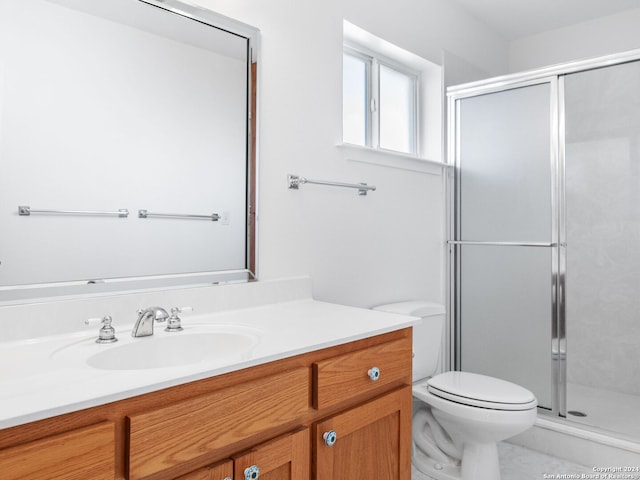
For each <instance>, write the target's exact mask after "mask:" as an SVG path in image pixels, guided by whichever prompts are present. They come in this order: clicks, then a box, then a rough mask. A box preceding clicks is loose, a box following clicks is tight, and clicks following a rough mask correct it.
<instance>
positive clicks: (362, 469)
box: [314, 387, 411, 480]
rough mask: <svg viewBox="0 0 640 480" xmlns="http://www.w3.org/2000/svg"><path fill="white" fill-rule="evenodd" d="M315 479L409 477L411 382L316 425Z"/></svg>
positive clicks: (395, 479)
mask: <svg viewBox="0 0 640 480" xmlns="http://www.w3.org/2000/svg"><path fill="white" fill-rule="evenodd" d="M314 443H315V448H314V464H315V465H316V474H315V480H334V479H342V478H345V479H347V478H354V479H355V478H375V479H376V480H410V479H411V387H404V388H402V389H399V390H396V391H394V392H392V393H388V394H386V395H384V396H383V397H380V398H378V399H376V400H373V401H371V402H367V403H365V404H364V405H360V406H358V407H355V408H352V409H349V410H347V411H345V412H343V413H340V414H338V415H335V416H333V417H331V418H329V419H327V420H324V421H322V422H319V423H317V424H316V425H315V427H314Z"/></svg>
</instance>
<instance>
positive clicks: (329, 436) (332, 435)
mask: <svg viewBox="0 0 640 480" xmlns="http://www.w3.org/2000/svg"><path fill="white" fill-rule="evenodd" d="M322 438H324V443H325V444H326V445H327V447H332V446H333V444H334V443H336V440H337V439H338V434H337V433H336V432H335V430H329V431H328V432H324V433H323V434H322Z"/></svg>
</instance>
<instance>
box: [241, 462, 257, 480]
mask: <svg viewBox="0 0 640 480" xmlns="http://www.w3.org/2000/svg"><path fill="white" fill-rule="evenodd" d="M259 476H260V469H259V468H258V466H257V465H251V466H250V467H249V468H246V469H245V470H244V478H245V480H257V479H258V477H259Z"/></svg>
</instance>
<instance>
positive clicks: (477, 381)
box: [427, 372, 538, 410]
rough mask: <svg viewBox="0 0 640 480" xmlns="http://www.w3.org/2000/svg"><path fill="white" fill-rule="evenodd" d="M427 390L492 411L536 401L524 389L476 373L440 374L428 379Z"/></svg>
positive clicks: (532, 404)
mask: <svg viewBox="0 0 640 480" xmlns="http://www.w3.org/2000/svg"><path fill="white" fill-rule="evenodd" d="M427 389H428V391H429V392H431V393H432V394H433V395H436V396H438V397H441V398H445V399H447V400H451V401H453V402H457V403H462V404H464V405H470V406H474V407H482V408H491V409H494V410H529V409H531V408H534V407H536V405H537V404H538V402H537V400H536V397H535V396H534V395H533V393H531V392H530V391H529V390H527V389H526V388H523V387H521V386H520V385H516V384H515V383H511V382H507V381H505V380H500V379H499V378H493V377H488V376H486V375H479V374H477V373H469V372H446V373H442V374H440V375H436V376H435V377H433V378H432V379H430V380H429V381H428V382H427Z"/></svg>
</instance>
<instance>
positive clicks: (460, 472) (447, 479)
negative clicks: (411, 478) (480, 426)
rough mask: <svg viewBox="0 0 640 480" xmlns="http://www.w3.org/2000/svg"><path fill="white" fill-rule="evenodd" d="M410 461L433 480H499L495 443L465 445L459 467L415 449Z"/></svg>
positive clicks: (498, 464)
mask: <svg viewBox="0 0 640 480" xmlns="http://www.w3.org/2000/svg"><path fill="white" fill-rule="evenodd" d="M411 461H412V463H413V465H414V466H415V467H416V468H417V469H418V470H420V471H421V472H422V473H424V474H425V475H428V476H429V477H432V478H433V479H435V480H500V463H499V461H498V450H497V445H496V444H495V443H490V444H467V445H466V446H465V451H464V455H463V457H462V464H461V465H451V464H449V465H445V464H442V463H438V462H437V461H435V460H433V459H432V458H431V457H428V456H427V455H425V454H424V453H422V452H421V451H420V450H418V449H415V448H414V451H413V454H412V458H411Z"/></svg>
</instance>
